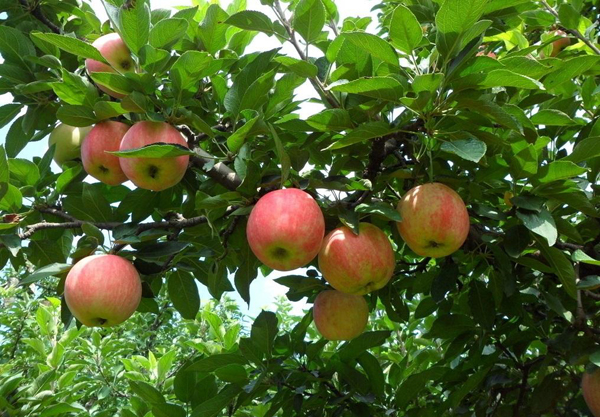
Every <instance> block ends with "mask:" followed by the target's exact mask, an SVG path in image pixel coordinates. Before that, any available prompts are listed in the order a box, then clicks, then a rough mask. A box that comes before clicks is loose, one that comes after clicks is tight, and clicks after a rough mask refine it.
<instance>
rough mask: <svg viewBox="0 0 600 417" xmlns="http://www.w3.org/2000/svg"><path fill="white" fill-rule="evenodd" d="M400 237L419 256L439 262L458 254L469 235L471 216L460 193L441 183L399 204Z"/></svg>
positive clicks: (415, 192)
mask: <svg viewBox="0 0 600 417" xmlns="http://www.w3.org/2000/svg"><path fill="white" fill-rule="evenodd" d="M397 210H398V212H399V213H400V215H401V216H402V221H401V222H397V223H396V224H397V226H398V231H399V232H400V236H402V239H404V241H405V242H406V244H407V245H408V246H409V247H410V248H411V249H412V250H413V251H414V252H415V253H416V254H418V255H420V256H423V257H432V258H440V257H442V256H447V255H450V254H452V253H454V252H455V251H456V250H458V249H459V248H460V247H461V246H462V245H463V243H464V242H465V240H466V239H467V235H468V234H469V213H468V212H467V208H466V207H465V203H464V202H463V200H462V199H461V198H460V196H459V195H458V193H457V192H456V191H454V190H453V189H451V188H450V187H448V186H446V185H444V184H440V183H435V182H434V183H429V184H423V185H419V186H417V187H415V188H413V189H412V190H410V191H409V192H408V193H406V194H405V195H404V197H403V198H402V200H401V201H400V202H399V203H398V207H397Z"/></svg>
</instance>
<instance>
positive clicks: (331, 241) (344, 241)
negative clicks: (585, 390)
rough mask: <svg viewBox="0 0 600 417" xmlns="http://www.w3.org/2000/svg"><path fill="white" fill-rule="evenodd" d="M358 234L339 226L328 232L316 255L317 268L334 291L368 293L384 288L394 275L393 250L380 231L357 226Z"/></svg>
mask: <svg viewBox="0 0 600 417" xmlns="http://www.w3.org/2000/svg"><path fill="white" fill-rule="evenodd" d="M358 232H359V234H358V235H356V234H354V232H352V230H350V228H349V227H346V226H342V227H339V228H337V229H335V230H333V231H332V232H331V233H329V234H328V235H327V236H326V237H325V239H324V240H323V245H322V246H321V251H320V252H319V269H320V270H321V273H322V274H323V278H325V279H326V280H327V282H329V284H331V286H332V287H333V288H335V289H336V290H338V291H342V292H345V293H348V294H368V293H370V292H371V291H375V290H378V289H380V288H383V287H384V286H385V285H386V284H387V283H388V281H389V280H390V278H391V277H392V274H393V273H394V268H395V267H396V260H395V258H394V250H393V248H392V244H391V243H390V241H389V239H388V237H387V236H386V234H385V233H383V231H382V230H381V229H380V228H378V227H377V226H374V225H372V224H370V223H360V224H359V227H358Z"/></svg>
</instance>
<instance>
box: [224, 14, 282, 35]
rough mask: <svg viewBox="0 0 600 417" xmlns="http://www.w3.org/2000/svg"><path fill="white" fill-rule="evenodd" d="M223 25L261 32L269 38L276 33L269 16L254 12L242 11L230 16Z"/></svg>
mask: <svg viewBox="0 0 600 417" xmlns="http://www.w3.org/2000/svg"><path fill="white" fill-rule="evenodd" d="M225 23H227V24H228V25H232V26H235V27H238V28H240V29H245V30H255V31H258V32H263V33H266V34H267V35H269V36H271V35H274V34H276V33H277V32H276V31H275V29H274V26H273V22H272V21H271V19H270V18H269V16H267V15H266V14H264V13H261V12H257V11H254V10H243V11H241V12H238V13H235V14H232V15H231V16H229V18H227V20H226V21H225Z"/></svg>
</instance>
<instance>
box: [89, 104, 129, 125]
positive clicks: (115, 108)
mask: <svg viewBox="0 0 600 417" xmlns="http://www.w3.org/2000/svg"><path fill="white" fill-rule="evenodd" d="M127 113H129V110H126V109H124V108H123V106H122V104H121V103H117V102H115V101H98V102H97V103H96V104H95V105H94V114H95V115H96V119H98V120H106V119H110V118H113V117H118V116H121V115H123V114H127Z"/></svg>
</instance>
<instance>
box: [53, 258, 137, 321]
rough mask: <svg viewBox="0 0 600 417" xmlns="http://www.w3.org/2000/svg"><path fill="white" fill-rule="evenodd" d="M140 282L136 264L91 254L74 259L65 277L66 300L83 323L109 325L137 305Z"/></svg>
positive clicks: (120, 318)
mask: <svg viewBox="0 0 600 417" xmlns="http://www.w3.org/2000/svg"><path fill="white" fill-rule="evenodd" d="M141 297H142V282H141V281H140V276H139V274H138V272H137V270H136V269H135V267H134V266H133V265H132V264H131V262H129V261H128V260H126V259H124V258H121V257H120V256H116V255H92V256H88V257H86V258H83V259H82V260H80V261H79V262H77V263H76V264H75V265H74V266H73V268H71V270H70V271H69V273H68V274H67V279H66V280H65V301H66V302H67V306H69V310H71V313H73V316H75V317H76V318H77V320H79V321H80V322H81V323H83V324H85V325H86V326H100V327H112V326H116V325H117V324H120V323H123V322H124V321H125V320H127V319H128V318H129V317H131V315H132V314H133V313H134V311H135V310H136V309H137V307H138V305H139V303H140V300H141Z"/></svg>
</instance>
